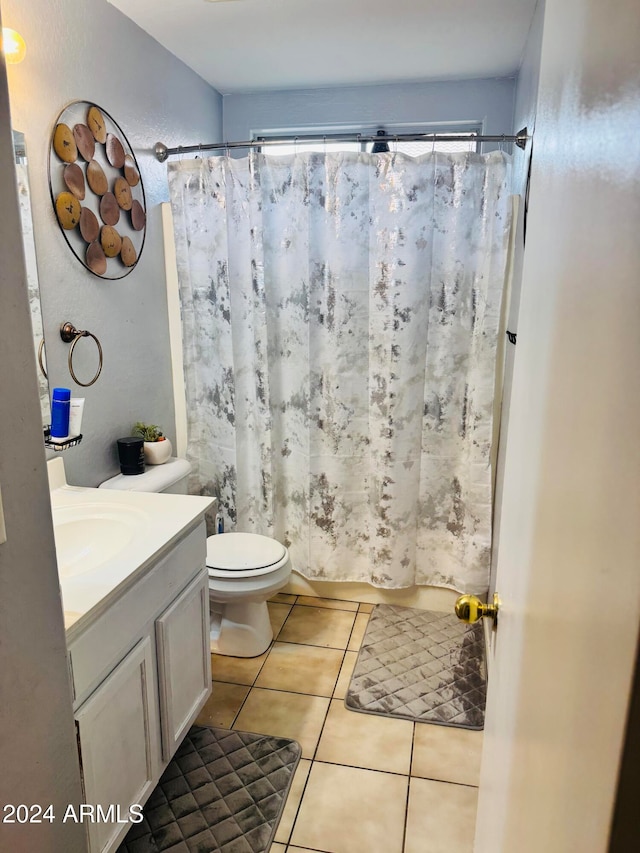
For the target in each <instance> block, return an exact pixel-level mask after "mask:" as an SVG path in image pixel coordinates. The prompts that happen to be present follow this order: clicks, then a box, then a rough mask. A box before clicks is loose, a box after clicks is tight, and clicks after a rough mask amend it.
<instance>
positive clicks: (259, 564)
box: [207, 533, 287, 572]
mask: <svg viewBox="0 0 640 853" xmlns="http://www.w3.org/2000/svg"><path fill="white" fill-rule="evenodd" d="M286 552H287V549H286V548H285V547H284V545H281V544H280V543H279V542H277V541H276V540H275V539H271V538H270V537H269V536H260V535H259V534H258V533H219V534H217V535H215V536H209V537H208V539H207V566H208V567H209V568H210V569H221V570H223V571H228V572H240V571H242V572H246V571H247V570H250V569H264V568H267V567H268V566H273V565H275V563H278V562H280V560H281V559H282V558H283V557H284V555H285V554H286Z"/></svg>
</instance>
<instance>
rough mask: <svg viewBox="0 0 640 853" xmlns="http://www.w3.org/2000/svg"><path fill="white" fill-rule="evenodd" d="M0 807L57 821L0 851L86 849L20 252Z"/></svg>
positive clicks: (0, 304)
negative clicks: (45, 809)
mask: <svg viewBox="0 0 640 853" xmlns="http://www.w3.org/2000/svg"><path fill="white" fill-rule="evenodd" d="M0 198H2V216H1V217H0V245H2V246H5V247H6V246H11V247H20V246H21V245H22V241H21V237H20V217H19V213H18V202H17V194H16V183H15V177H14V170H13V148H12V139H11V127H10V123H9V105H8V92H7V87H6V77H5V70H4V63H3V62H2V61H1V60H0ZM0 331H1V333H0V365H2V369H1V370H0V399H1V400H2V405H0V436H1V440H0V488H1V489H2V503H3V507H4V520H5V524H6V533H7V541H6V542H5V543H3V544H0V755H1V756H2V772H1V773H0V806H3V807H4V805H5V804H8V803H13V804H18V803H40V804H49V803H51V804H52V805H53V806H54V810H55V812H56V814H57V815H58V816H59V820H57V821H56V822H55V823H53V824H48V823H44V824H25V825H18V824H6V823H0V850H6V851H9V850H11V851H13V853H22V851H24V853H32V851H51V853H55V851H62V850H64V851H65V853H79V851H82V850H85V847H86V845H85V840H84V829H83V827H82V826H80V825H79V824H73V823H66V824H63V823H62V815H63V814H64V809H65V807H66V806H67V804H69V803H78V802H80V801H81V788H80V769H79V767H78V754H77V751H76V746H75V731H74V725H73V714H72V710H71V689H70V685H69V677H68V672H67V664H66V647H65V636H64V628H63V621H62V606H61V602H60V589H59V586H58V573H57V570H56V558H55V548H54V542H53V530H52V526H51V510H50V508H49V491H48V485H47V475H46V469H45V464H44V447H43V445H42V431H41V429H40V403H39V399H38V387H37V383H36V375H35V370H34V356H33V347H32V344H31V315H30V311H29V302H28V296H27V282H26V272H25V266H24V258H23V256H22V252H21V251H20V249H19V248H18V249H17V250H15V251H3V253H2V264H0Z"/></svg>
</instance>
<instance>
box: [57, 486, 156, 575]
mask: <svg viewBox="0 0 640 853" xmlns="http://www.w3.org/2000/svg"><path fill="white" fill-rule="evenodd" d="M147 520H148V516H147V514H146V513H145V512H143V511H142V510H140V509H137V508H135V507H130V506H126V507H123V506H120V505H118V504H105V503H82V504H78V505H70V506H58V507H54V508H53V532H54V536H55V541H56V553H57V557H58V572H59V575H60V577H61V578H70V577H74V576H76V575H82V574H85V573H87V572H90V571H93V570H94V569H97V568H99V567H100V566H101V565H102V564H103V563H106V562H108V561H109V560H112V559H113V558H114V557H116V556H117V555H118V554H119V553H120V552H122V551H123V550H124V549H125V548H126V547H127V546H128V545H129V544H130V543H131V541H132V540H133V538H134V536H135V535H136V533H138V532H139V530H140V527H141V525H143V524H144V523H145V522H146V521H147Z"/></svg>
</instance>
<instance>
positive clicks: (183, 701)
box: [156, 570, 211, 761]
mask: <svg viewBox="0 0 640 853" xmlns="http://www.w3.org/2000/svg"><path fill="white" fill-rule="evenodd" d="M209 648H210V641H209V577H208V573H207V571H206V570H205V571H203V572H202V573H201V574H200V575H199V576H198V577H197V578H196V579H195V580H194V581H193V583H191V584H189V586H188V587H187V588H186V589H185V590H184V592H183V593H182V594H181V595H179V596H178V598H177V599H176V600H175V601H174V602H173V603H172V604H171V606H170V607H168V608H167V610H165V612H164V613H163V614H162V615H161V616H160V617H159V618H158V619H157V620H156V651H157V657H158V689H159V693H160V721H161V732H162V757H163V759H164V760H165V761H169V760H170V758H171V756H172V755H173V753H174V752H175V750H176V749H177V747H178V745H179V744H180V742H181V741H182V739H183V737H184V736H185V734H186V733H187V731H188V729H189V727H190V726H191V724H192V723H193V721H194V720H195V718H196V716H197V715H198V711H199V710H200V708H201V707H202V705H203V703H204V702H205V700H206V698H207V696H208V695H209V694H210V693H211V655H210V650H209Z"/></svg>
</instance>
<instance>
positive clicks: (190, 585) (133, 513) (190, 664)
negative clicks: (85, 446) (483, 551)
mask: <svg viewBox="0 0 640 853" xmlns="http://www.w3.org/2000/svg"><path fill="white" fill-rule="evenodd" d="M53 463H59V460H53ZM53 463H52V462H50V463H49V466H52V464H53ZM49 473H50V483H51V486H52V490H51V502H52V511H53V519H54V532H55V535H56V548H57V551H58V563H59V574H60V588H61V592H62V598H63V606H64V610H65V620H66V622H67V625H68V627H67V655H68V664H69V672H70V679H71V685H72V691H73V709H74V716H75V720H76V732H77V740H78V749H79V753H80V763H81V770H82V778H83V787H84V796H85V801H86V803H89V804H94V805H96V806H97V805H98V804H100V805H101V806H102V810H103V812H105V813H106V812H107V810H108V809H109V807H110V806H113V807H114V808H113V809H112V820H109V821H107V822H88V823H87V824H86V826H87V830H88V837H89V849H90V850H91V853H98V851H100V853H109V851H112V850H115V849H116V848H117V846H118V845H119V844H120V842H121V841H122V839H123V838H124V836H125V835H126V833H127V831H128V830H129V829H130V827H131V825H132V824H131V823H129V822H128V818H129V808H130V807H131V806H132V805H137V804H140V805H142V804H144V802H145V801H146V799H147V798H148V796H149V795H150V793H151V791H152V790H153V789H154V787H155V786H156V784H157V782H158V780H159V778H160V776H161V775H162V773H163V771H164V769H165V768H166V766H167V764H168V763H169V761H170V760H171V758H172V756H173V754H174V753H175V751H176V749H177V748H178V746H179V744H180V743H181V741H182V739H183V737H184V735H185V734H186V732H187V731H188V729H189V728H190V726H191V725H192V723H193V722H194V720H195V718H196V717H197V715H198V713H199V711H200V709H201V708H202V706H203V704H204V703H205V701H206V699H207V697H208V696H209V694H210V692H211V670H210V645H209V594H208V574H207V570H206V567H205V550H206V532H205V524H204V513H205V511H206V510H207V509H209V508H210V506H211V505H212V500H211V499H210V498H200V497H187V496H183V495H160V494H149V493H133V492H105V491H103V490H98V489H80V488H75V487H72V486H67V485H66V483H64V482H63V479H64V471H63V469H62V472H60V468H59V465H58V468H55V466H54V468H53V471H52V468H51V467H50V469H49ZM118 818H119V819H120V821H122V822H120V823H118V822H117V820H118Z"/></svg>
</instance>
